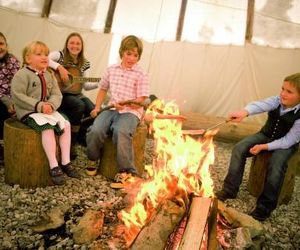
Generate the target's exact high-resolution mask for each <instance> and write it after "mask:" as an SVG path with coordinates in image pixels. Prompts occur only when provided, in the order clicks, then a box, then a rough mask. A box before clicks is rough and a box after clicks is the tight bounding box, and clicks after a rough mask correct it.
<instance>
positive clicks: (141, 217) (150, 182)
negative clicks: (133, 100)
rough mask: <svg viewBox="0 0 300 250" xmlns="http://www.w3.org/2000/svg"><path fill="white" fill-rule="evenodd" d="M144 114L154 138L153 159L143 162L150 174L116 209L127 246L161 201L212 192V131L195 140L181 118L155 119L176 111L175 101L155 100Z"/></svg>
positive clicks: (205, 194) (177, 112) (211, 194)
mask: <svg viewBox="0 0 300 250" xmlns="http://www.w3.org/2000/svg"><path fill="white" fill-rule="evenodd" d="M146 115H150V116H151V117H152V118H153V122H152V129H153V131H154V134H153V135H154V141H155V152H154V156H153V163H152V165H148V166H146V170H147V172H148V175H149V178H148V179H147V180H145V181H144V182H143V183H141V185H140V190H139V192H138V193H137V195H136V197H135V199H134V201H133V205H132V206H131V207H130V208H127V209H124V210H122V211H121V212H120V213H119V218H120V219H121V220H122V221H123V223H124V225H125V227H126V229H125V240H126V242H127V244H128V245H129V246H130V245H131V243H132V241H133V240H134V239H135V237H136V235H137V234H138V233H139V231H140V230H141V229H142V227H143V226H144V225H145V224H146V223H147V222H148V221H149V220H150V217H151V215H152V214H153V212H154V211H155V209H156V208H157V207H158V205H159V204H161V203H162V201H164V200H167V199H170V198H175V197H177V196H178V195H177V194H181V195H183V196H184V195H185V196H187V195H189V194H195V195H201V196H203V197H212V196H213V181H212V179H211V178H210V174H209V166H210V165H211V164H212V163H213V162H214V147H213V143H212V138H213V133H210V131H209V132H208V133H206V135H205V137H204V138H203V139H202V140H196V139H194V138H192V137H190V136H187V135H183V134H182V121H180V120H177V119H156V117H157V115H160V116H161V115H174V117H175V116H176V115H179V109H178V107H177V105H176V104H175V103H174V102H169V103H164V101H160V100H156V101H155V102H154V103H152V105H151V107H149V108H148V110H147V113H146ZM180 198H182V197H179V199H180Z"/></svg>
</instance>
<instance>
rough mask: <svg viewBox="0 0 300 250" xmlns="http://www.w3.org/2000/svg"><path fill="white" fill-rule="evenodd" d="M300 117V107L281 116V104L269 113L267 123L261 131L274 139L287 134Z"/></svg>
mask: <svg viewBox="0 0 300 250" xmlns="http://www.w3.org/2000/svg"><path fill="white" fill-rule="evenodd" d="M298 119H300V109H299V110H298V111H297V112H296V113H294V110H291V111H290V112H287V113H286V114H284V115H282V116H280V105H279V106H278V108H277V109H274V110H272V111H270V112H269V113H268V119H267V122H266V124H265V125H264V126H263V127H262V129H261V130H260V132H262V133H263V134H264V135H266V136H268V137H270V138H271V139H273V140H276V139H279V138H281V137H283V136H285V135H286V134H287V133H288V132H289V130H290V129H291V128H292V126H293V125H294V123H295V121H296V120H298Z"/></svg>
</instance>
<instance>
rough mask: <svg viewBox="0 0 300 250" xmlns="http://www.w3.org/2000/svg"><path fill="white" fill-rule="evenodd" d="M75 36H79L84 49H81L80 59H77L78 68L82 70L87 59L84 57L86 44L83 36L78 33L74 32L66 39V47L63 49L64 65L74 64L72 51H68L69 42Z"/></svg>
mask: <svg viewBox="0 0 300 250" xmlns="http://www.w3.org/2000/svg"><path fill="white" fill-rule="evenodd" d="M73 36H77V37H78V38H79V39H80V41H81V45H82V48H81V51H80V52H79V54H78V57H77V62H78V68H81V66H82V65H83V64H84V60H85V57H84V42H83V39H82V36H81V35H80V34H79V33H77V32H72V33H71V34H69V35H68V37H67V39H66V42H65V46H64V49H63V53H64V64H68V63H69V62H73V58H72V57H71V54H70V51H69V50H68V42H69V40H70V39H71V38H72V37H73Z"/></svg>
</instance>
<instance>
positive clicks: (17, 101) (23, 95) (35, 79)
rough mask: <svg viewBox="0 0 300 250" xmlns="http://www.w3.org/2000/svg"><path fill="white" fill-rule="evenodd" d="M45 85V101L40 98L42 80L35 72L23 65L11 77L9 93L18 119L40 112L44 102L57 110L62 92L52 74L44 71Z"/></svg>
mask: <svg viewBox="0 0 300 250" xmlns="http://www.w3.org/2000/svg"><path fill="white" fill-rule="evenodd" d="M44 77H45V80H46V86H47V94H46V99H45V101H43V100H42V82H41V80H40V78H39V76H38V75H37V73H36V72H34V71H32V70H31V69H29V68H27V67H24V68H22V69H20V70H19V71H18V72H17V73H16V74H15V76H14V77H13V79H12V82H11V95H12V99H13V103H14V105H15V109H16V114H17V117H18V119H20V120H21V119H22V118H25V117H26V116H28V115H29V114H31V113H41V112H42V106H43V103H44V102H49V103H50V104H51V106H52V108H53V110H57V108H58V107H59V106H60V104H61V101H62V94H61V92H60V89H59V86H58V84H57V81H56V78H55V76H54V74H52V73H50V72H49V71H46V72H45V73H44Z"/></svg>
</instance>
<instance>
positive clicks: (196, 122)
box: [182, 113, 261, 142]
mask: <svg viewBox="0 0 300 250" xmlns="http://www.w3.org/2000/svg"><path fill="white" fill-rule="evenodd" d="M182 115H183V116H185V117H186V120H184V121H183V125H182V128H183V129H185V130H200V129H208V128H210V127H212V126H214V125H216V124H218V123H220V122H222V121H225V119H226V118H223V117H215V116H208V115H202V114H199V113H182ZM260 128H261V125H260V124H258V123H251V122H240V123H233V122H228V123H225V124H224V125H222V126H220V127H219V128H218V129H219V132H218V133H217V134H216V135H215V138H216V139H217V140H220V141H226V142H227V141H229V142H232V141H239V140H241V139H243V138H245V137H246V136H249V135H252V134H255V133H256V132H258V131H259V130H260Z"/></svg>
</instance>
